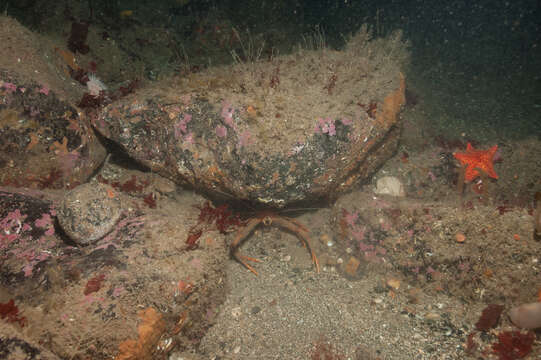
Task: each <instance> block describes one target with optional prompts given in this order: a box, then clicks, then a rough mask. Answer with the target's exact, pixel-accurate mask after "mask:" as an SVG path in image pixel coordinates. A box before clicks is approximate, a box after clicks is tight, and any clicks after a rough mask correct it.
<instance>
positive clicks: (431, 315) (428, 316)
mask: <svg viewBox="0 0 541 360" xmlns="http://www.w3.org/2000/svg"><path fill="white" fill-rule="evenodd" d="M425 319H427V320H432V321H436V320H439V319H441V316H440V315H439V314H436V313H433V312H430V313H428V314H426V315H425Z"/></svg>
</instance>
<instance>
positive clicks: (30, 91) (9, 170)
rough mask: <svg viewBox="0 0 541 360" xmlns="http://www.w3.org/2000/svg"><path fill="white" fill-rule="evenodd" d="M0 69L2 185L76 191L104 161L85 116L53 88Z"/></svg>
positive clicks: (0, 182) (101, 148)
mask: <svg viewBox="0 0 541 360" xmlns="http://www.w3.org/2000/svg"><path fill="white" fill-rule="evenodd" d="M18 79H19V77H18V75H17V74H13V73H11V72H7V71H2V70H1V69H0V170H1V171H2V174H3V175H2V177H1V178H0V184H1V185H2V186H15V187H31V188H39V189H45V188H52V189H60V188H73V187H74V186H77V185H78V184H80V183H83V182H85V181H86V180H87V179H88V177H89V176H90V175H91V174H92V172H93V171H94V170H95V169H96V168H97V167H98V166H99V165H100V164H101V163H102V161H103V160H104V158H105V149H104V148H103V146H102V145H101V144H100V143H99V142H98V140H97V138H96V136H95V134H94V133H93V132H92V129H91V128H90V126H89V124H88V120H86V118H85V117H84V115H82V114H79V113H78V111H77V110H76V109H75V108H74V107H73V106H71V105H70V104H69V103H67V102H65V101H63V100H61V99H59V98H58V97H57V96H56V95H55V93H54V92H53V90H50V89H44V87H43V86H41V85H38V84H36V83H31V82H30V83H26V82H25V83H23V82H21V81H19V80H18Z"/></svg>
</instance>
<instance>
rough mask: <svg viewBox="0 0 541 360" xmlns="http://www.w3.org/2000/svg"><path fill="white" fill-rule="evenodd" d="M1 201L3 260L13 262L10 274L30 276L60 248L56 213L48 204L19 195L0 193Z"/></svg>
mask: <svg viewBox="0 0 541 360" xmlns="http://www.w3.org/2000/svg"><path fill="white" fill-rule="evenodd" d="M0 202H1V203H2V204H3V208H2V209H0V259H2V260H8V259H11V261H8V262H6V264H9V265H8V271H9V272H11V273H14V274H17V273H21V272H22V274H23V275H24V277H30V276H32V275H33V274H34V270H35V269H36V267H37V266H38V265H39V264H40V263H42V262H43V261H45V260H47V259H48V258H49V257H50V256H51V255H50V254H51V253H53V252H54V251H55V248H57V247H58V246H59V244H58V241H57V239H56V237H55V228H54V216H55V215H56V212H55V210H54V208H53V206H52V204H51V203H49V202H46V201H43V200H39V199H35V198H30V197H27V196H23V195H20V194H16V193H9V192H4V191H0ZM5 270H6V269H4V271H5Z"/></svg>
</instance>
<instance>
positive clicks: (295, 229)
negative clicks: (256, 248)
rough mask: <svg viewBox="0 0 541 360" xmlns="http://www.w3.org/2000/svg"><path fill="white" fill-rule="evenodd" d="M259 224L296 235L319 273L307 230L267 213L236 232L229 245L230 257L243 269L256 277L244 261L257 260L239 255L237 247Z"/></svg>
mask: <svg viewBox="0 0 541 360" xmlns="http://www.w3.org/2000/svg"><path fill="white" fill-rule="evenodd" d="M261 223H263V225H265V226H269V225H272V224H275V225H278V226H279V227H281V228H283V229H286V230H289V231H291V232H292V233H294V234H295V235H297V237H298V238H299V239H301V240H302V242H303V243H304V245H305V246H306V248H307V249H308V251H309V252H310V255H311V256H312V262H313V263H314V265H315V267H316V271H317V272H318V273H319V261H318V260H317V257H316V254H315V253H314V250H313V249H312V246H311V245H310V237H309V236H308V233H309V232H308V229H306V227H304V225H302V224H301V223H299V222H298V221H296V220H295V219H291V218H287V217H281V216H278V215H274V214H269V213H265V214H263V215H261V216H258V217H254V218H252V219H250V220H249V221H248V223H247V224H246V226H245V227H244V228H242V229H240V230H239V231H238V232H237V235H236V236H235V239H234V240H233V243H231V256H233V258H235V260H237V261H238V262H240V263H241V264H242V265H243V266H244V267H245V268H247V269H248V270H250V271H251V272H253V273H254V274H255V275H257V271H256V270H255V269H254V268H253V267H252V266H250V265H249V264H247V263H246V261H254V262H259V260H258V259H254V258H251V257H248V256H244V255H241V254H240V253H239V246H240V243H241V242H242V240H244V239H246V237H248V236H249V235H250V234H251V233H252V231H253V230H254V229H255V228H256V227H257V226H258V225H259V224H261Z"/></svg>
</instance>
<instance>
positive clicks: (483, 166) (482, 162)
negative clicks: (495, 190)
mask: <svg viewBox="0 0 541 360" xmlns="http://www.w3.org/2000/svg"><path fill="white" fill-rule="evenodd" d="M496 151H498V145H494V146H493V147H491V148H490V149H488V150H476V149H474V148H473V146H471V144H470V143H468V146H467V147H466V152H463V153H454V154H453V155H454V157H455V158H456V159H457V160H458V161H460V164H461V165H462V166H466V172H465V174H464V181H465V182H470V181H472V180H473V179H475V178H476V177H478V176H479V175H480V174H479V171H478V170H482V171H483V172H485V173H486V174H487V175H488V176H490V177H491V178H494V179H497V178H498V174H496V172H495V171H494V164H493V163H492V158H493V157H494V154H496Z"/></svg>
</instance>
